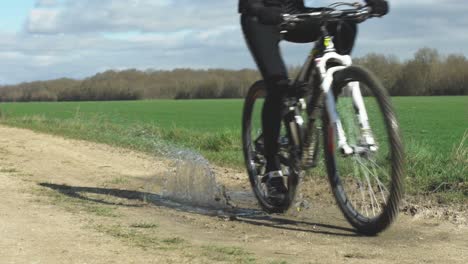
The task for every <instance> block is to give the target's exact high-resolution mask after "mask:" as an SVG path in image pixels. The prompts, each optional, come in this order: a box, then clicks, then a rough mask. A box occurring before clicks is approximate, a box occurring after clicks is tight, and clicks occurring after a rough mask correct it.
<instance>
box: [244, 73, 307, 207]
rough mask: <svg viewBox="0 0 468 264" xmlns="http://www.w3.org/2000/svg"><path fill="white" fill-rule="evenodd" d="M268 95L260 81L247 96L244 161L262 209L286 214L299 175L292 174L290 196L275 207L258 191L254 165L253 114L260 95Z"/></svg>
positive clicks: (245, 102)
mask: <svg viewBox="0 0 468 264" xmlns="http://www.w3.org/2000/svg"><path fill="white" fill-rule="evenodd" d="M262 93H263V94H264V93H266V88H265V84H264V82H263V81H258V82H256V83H255V84H253V85H252V86H251V87H250V89H249V90H248V92H247V96H246V98H245V101H244V108H243V115H242V148H243V153H244V161H245V166H246V169H247V173H248V176H249V182H250V185H251V187H252V190H253V192H254V195H255V197H256V198H257V201H258V203H259V205H260V207H261V208H262V209H263V210H264V211H266V212H267V213H284V212H285V211H287V210H288V209H289V207H290V206H291V204H292V202H293V200H294V198H295V195H296V188H297V185H298V177H299V176H298V175H297V174H295V173H294V172H291V173H292V174H294V175H289V176H288V190H289V191H288V196H287V199H286V200H285V201H284V203H283V204H281V205H273V204H271V203H269V202H268V201H267V200H266V199H265V197H264V196H263V195H262V194H261V192H260V190H259V189H258V187H257V186H258V185H257V180H258V175H257V172H256V168H255V167H254V164H252V162H251V161H252V159H253V158H252V138H251V122H252V112H253V108H254V105H255V101H256V100H257V99H258V98H259V95H261V94H262Z"/></svg>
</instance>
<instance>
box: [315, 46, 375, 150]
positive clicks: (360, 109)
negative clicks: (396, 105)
mask: <svg viewBox="0 0 468 264" xmlns="http://www.w3.org/2000/svg"><path fill="white" fill-rule="evenodd" d="M327 45H328V46H327V48H326V50H325V53H324V55H323V56H322V57H319V58H316V59H315V63H316V67H317V68H318V69H319V70H320V74H321V76H322V80H323V81H322V84H321V89H322V91H323V93H324V95H325V107H326V108H327V113H328V118H329V120H330V124H333V130H334V133H335V138H336V139H337V143H338V144H337V148H338V149H339V150H340V151H341V152H342V153H343V154H344V155H351V154H354V153H356V152H360V150H359V149H357V148H358V146H350V145H349V144H348V141H347V139H346V135H345V131H344V129H343V125H342V123H341V120H340V117H339V115H338V112H337V110H336V104H335V97H334V95H333V91H331V85H332V83H333V74H334V73H335V72H337V71H340V70H343V69H345V68H346V67H348V66H351V65H352V60H351V56H349V55H340V54H338V53H336V51H335V49H334V47H333V42H332V41H329V43H327ZM330 60H333V61H334V62H339V63H340V64H341V65H340V66H335V67H331V68H329V69H327V67H326V66H327V62H328V61H330ZM345 89H348V91H347V92H350V93H351V97H352V100H353V104H354V107H355V109H356V115H357V118H358V120H359V125H360V129H361V134H362V138H361V144H362V145H364V146H365V147H366V148H367V149H369V150H370V151H376V150H377V146H376V144H375V140H374V137H373V135H372V132H371V127H370V125H369V118H368V116H367V111H366V107H365V105H364V99H363V97H362V93H361V88H360V86H359V83H358V82H350V83H349V84H348V85H347V86H346V87H345ZM361 147H362V146H361Z"/></svg>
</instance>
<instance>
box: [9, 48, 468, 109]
mask: <svg viewBox="0 0 468 264" xmlns="http://www.w3.org/2000/svg"><path fill="white" fill-rule="evenodd" d="M354 63H355V64H357V65H362V66H364V67H367V68H368V69H370V70H372V71H373V72H374V73H375V74H376V75H377V76H378V77H379V78H380V80H381V81H382V82H383V84H384V86H385V87H386V88H387V89H388V91H389V93H390V94H391V95H393V96H421V95H426V96H427V95H468V59H467V58H466V57H465V56H464V55H454V54H452V55H448V56H442V55H440V54H439V53H438V52H437V50H434V49H429V48H423V49H420V50H419V51H417V52H416V53H415V54H414V57H413V58H411V59H409V60H406V61H403V62H402V61H400V60H399V59H398V58H397V57H396V56H385V55H380V54H368V55H366V56H364V57H362V58H357V59H354ZM297 69H298V68H297V67H291V69H290V71H291V76H294V73H295V72H296V71H297ZM259 78H260V75H259V73H258V72H257V71H255V70H249V69H244V70H223V69H211V70H193V69H175V70H172V71H159V70H157V71H156V70H147V71H139V70H134V69H130V70H124V71H112V70H110V71H106V72H103V73H98V74H96V75H95V76H92V77H90V78H87V79H84V80H73V79H66V78H63V79H57V80H50V81H37V82H29V83H21V84H18V85H7V86H0V101H2V102H28V101H103V100H139V99H195V98H197V99H198V98H200V99H202V98H241V97H244V95H245V94H246V92H247V89H248V88H249V87H250V85H251V84H252V83H253V82H255V81H256V80H258V79H259Z"/></svg>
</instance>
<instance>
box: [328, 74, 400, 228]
mask: <svg viewBox="0 0 468 264" xmlns="http://www.w3.org/2000/svg"><path fill="white" fill-rule="evenodd" d="M334 77H335V78H334V82H333V85H332V88H333V92H334V94H335V99H336V110H337V113H338V116H339V117H340V119H341V123H342V127H343V130H344V132H345V135H346V139H347V143H348V145H349V146H350V147H351V148H352V149H353V152H352V154H349V153H347V154H346V155H345V154H343V152H341V151H340V149H339V148H338V142H337V139H336V138H335V137H336V134H335V124H331V122H329V119H328V114H324V126H323V128H324V130H325V131H324V133H323V134H324V142H325V144H324V150H325V151H324V152H325V159H326V164H327V172H328V176H329V181H330V184H331V188H332V191H333V194H334V196H335V199H336V201H337V203H338V206H339V207H340V209H341V211H342V212H343V214H344V216H345V217H346V219H347V220H348V221H349V223H350V224H351V225H352V226H354V227H355V228H356V229H357V230H358V232H360V233H362V234H365V235H375V234H377V233H379V232H381V231H382V230H384V229H386V228H387V227H388V226H389V225H390V224H391V223H392V222H393V220H394V219H395V217H396V216H397V214H398V206H399V203H400V200H401V198H402V193H403V183H402V181H403V146H402V143H401V139H400V135H399V128H398V122H397V119H396V116H395V113H394V110H393V107H392V105H391V102H390V98H389V96H388V95H387V93H386V92H385V90H384V88H383V87H382V85H381V84H380V82H379V81H378V80H377V79H376V78H375V77H374V76H373V75H372V74H371V73H370V72H369V71H367V70H365V69H363V68H361V67H356V66H351V67H348V68H345V69H343V70H342V71H339V72H337V73H336V74H335V76H334ZM356 84H359V85H358V86H357V85H356ZM356 86H357V87H358V88H356ZM359 87H360V91H361V92H362V95H363V98H364V100H363V102H364V103H365V108H367V113H368V118H365V119H367V120H368V126H367V128H363V122H364V123H366V120H365V119H363V115H362V114H360V115H359V113H358V111H359V110H358V109H360V108H359V107H358V106H357V105H356V104H357V103H356V100H353V96H352V94H353V91H352V89H359ZM355 95H356V94H355ZM355 97H356V96H355ZM358 97H360V96H358ZM361 109H362V107H361ZM364 116H365V115H364ZM365 127H366V126H365ZM369 138H370V139H369Z"/></svg>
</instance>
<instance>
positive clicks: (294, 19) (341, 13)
mask: <svg viewBox="0 0 468 264" xmlns="http://www.w3.org/2000/svg"><path fill="white" fill-rule="evenodd" d="M355 6H357V8H352V9H345V10H338V9H333V8H326V9H324V10H322V11H314V12H310V13H302V14H284V15H283V22H282V23H281V24H280V29H281V30H288V29H291V28H294V27H295V26H296V25H297V23H300V22H303V21H305V20H307V21H316V22H320V23H324V22H335V21H356V22H358V23H360V22H363V21H365V20H367V19H368V18H370V17H374V16H375V15H373V14H372V8H371V7H369V6H361V5H355Z"/></svg>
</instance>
